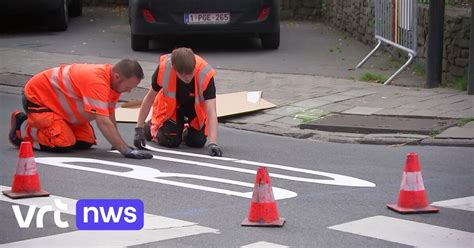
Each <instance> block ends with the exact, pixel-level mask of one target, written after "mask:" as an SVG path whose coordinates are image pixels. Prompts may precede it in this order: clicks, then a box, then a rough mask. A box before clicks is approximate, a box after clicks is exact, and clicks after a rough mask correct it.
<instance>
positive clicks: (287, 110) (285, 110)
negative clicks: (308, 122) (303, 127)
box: [266, 105, 306, 116]
mask: <svg viewBox="0 0 474 248" xmlns="http://www.w3.org/2000/svg"><path fill="white" fill-rule="evenodd" d="M304 109H306V108H305V107H298V106H291V105H288V106H284V107H280V108H276V109H273V110H270V111H267V112H266V113H267V114H272V115H282V116H285V115H291V114H294V113H297V112H299V111H302V110H304Z"/></svg>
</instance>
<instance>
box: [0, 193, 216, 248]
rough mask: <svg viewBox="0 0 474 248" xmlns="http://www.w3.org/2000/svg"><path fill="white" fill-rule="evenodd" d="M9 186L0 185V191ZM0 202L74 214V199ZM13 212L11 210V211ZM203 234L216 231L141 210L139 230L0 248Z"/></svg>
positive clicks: (121, 243)
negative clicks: (61, 206)
mask: <svg viewBox="0 0 474 248" xmlns="http://www.w3.org/2000/svg"><path fill="white" fill-rule="evenodd" d="M8 189H10V187H6V186H2V185H0V191H3V190H8ZM54 199H60V200H61V201H62V202H63V203H65V204H67V206H68V209H67V210H62V209H59V208H55V204H54ZM0 201H5V202H11V203H15V204H20V205H26V206H37V207H42V206H47V205H51V206H53V209H54V210H57V211H61V212H62V213H67V214H72V215H75V214H76V202H77V200H75V199H70V198H65V197H60V196H54V195H51V196H50V197H41V198H29V199H19V200H13V199H10V198H8V197H6V196H4V195H3V194H2V195H0ZM12 215H13V212H12ZM204 233H212V234H219V230H216V229H213V228H208V227H204V226H199V225H197V224H196V223H192V222H187V221H182V220H178V219H172V218H167V217H162V216H157V215H152V214H147V213H145V226H144V227H143V229H142V230H139V231H80V230H78V231H73V232H68V233H62V234H57V235H51V236H45V237H41V238H34V239H28V240H23V241H18V242H12V243H7V244H2V245H0V247H2V248H3V247H15V248H16V247H66V246H67V247H73V246H76V247H126V246H133V245H139V244H145V243H151V242H157V241H162V240H167V239H174V238H180V237H186V236H191V235H198V234H204Z"/></svg>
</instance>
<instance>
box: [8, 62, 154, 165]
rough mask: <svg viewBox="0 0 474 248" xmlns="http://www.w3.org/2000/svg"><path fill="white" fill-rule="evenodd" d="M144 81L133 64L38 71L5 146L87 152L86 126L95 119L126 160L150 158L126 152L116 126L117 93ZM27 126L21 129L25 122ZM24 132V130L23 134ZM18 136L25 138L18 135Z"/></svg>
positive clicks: (90, 135) (90, 133)
mask: <svg viewBox="0 0 474 248" xmlns="http://www.w3.org/2000/svg"><path fill="white" fill-rule="evenodd" d="M142 79H143V70H142V68H141V66H140V64H139V63H138V62H137V61H133V60H128V59H124V60H121V61H120V62H118V63H117V64H115V65H114V66H112V65H110V64H71V65H61V66H59V67H55V68H52V69H49V70H45V71H43V72H40V73H39V74H37V75H35V76H34V77H33V78H31V79H30V80H29V81H28V82H27V83H26V85H25V88H24V95H23V108H24V110H25V112H26V114H25V113H23V112H21V111H19V110H17V111H15V112H13V113H12V115H11V129H10V133H9V141H10V143H12V144H13V145H15V146H20V143H21V142H22V141H31V142H34V141H37V142H38V143H39V146H40V148H41V149H42V150H49V151H58V152H60V151H68V150H72V149H89V148H90V147H91V146H92V145H95V144H96V138H95V134H94V129H93V128H92V126H91V124H90V123H89V121H91V120H94V119H95V120H96V122H97V126H98V127H99V129H100V131H101V132H102V134H103V135H104V137H105V138H106V139H107V140H108V141H109V142H110V144H112V146H113V147H115V148H117V149H118V150H119V151H120V153H122V155H124V156H125V157H127V158H135V159H150V158H152V157H153V156H152V155H151V154H149V153H145V152H143V151H139V150H137V149H133V148H130V147H129V146H128V145H127V144H126V143H125V141H124V140H123V139H122V137H121V136H120V134H119V132H118V130H117V124H116V122H115V104H116V103H117V101H118V100H119V97H120V94H121V93H123V92H130V91H131V90H132V89H133V88H135V87H136V86H137V85H138V84H139V83H140V81H141V80H142ZM25 120H26V125H22V124H23V123H25ZM22 129H23V130H22ZM22 132H24V133H25V135H24V136H23V135H22Z"/></svg>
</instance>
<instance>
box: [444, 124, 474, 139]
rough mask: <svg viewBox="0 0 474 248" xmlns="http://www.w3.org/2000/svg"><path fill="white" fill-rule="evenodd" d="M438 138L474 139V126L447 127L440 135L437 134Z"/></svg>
mask: <svg viewBox="0 0 474 248" xmlns="http://www.w3.org/2000/svg"><path fill="white" fill-rule="evenodd" d="M436 138H437V139H438V138H441V139H447V138H451V139H474V129H473V128H464V127H451V128H448V129H446V130H445V131H444V132H442V133H441V134H439V135H436Z"/></svg>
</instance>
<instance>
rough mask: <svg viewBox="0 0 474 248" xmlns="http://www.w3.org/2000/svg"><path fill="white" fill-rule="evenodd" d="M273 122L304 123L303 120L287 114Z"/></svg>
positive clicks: (292, 124)
mask: <svg viewBox="0 0 474 248" xmlns="http://www.w3.org/2000/svg"><path fill="white" fill-rule="evenodd" d="M273 122H280V123H283V124H286V125H290V126H298V125H299V124H301V123H303V120H301V119H298V118H293V117H288V116H286V117H283V118H280V119H276V120H274V121H273Z"/></svg>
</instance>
